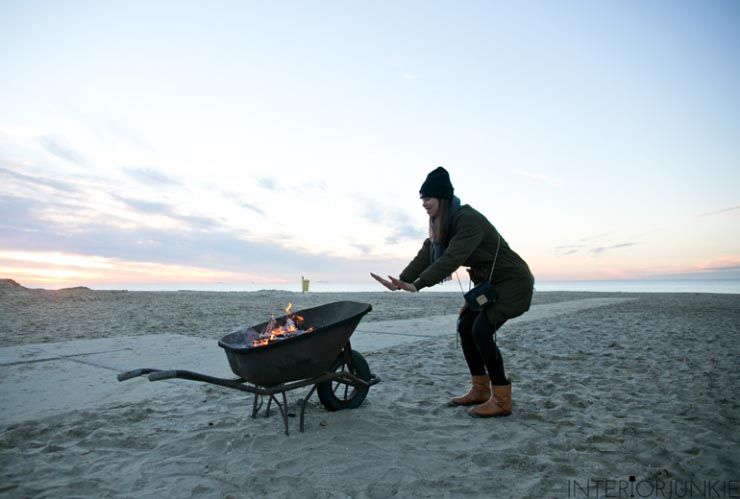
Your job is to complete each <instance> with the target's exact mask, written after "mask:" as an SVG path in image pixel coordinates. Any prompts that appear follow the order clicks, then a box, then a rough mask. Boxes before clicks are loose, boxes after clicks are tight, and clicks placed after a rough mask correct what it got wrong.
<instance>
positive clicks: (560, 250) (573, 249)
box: [555, 245, 583, 256]
mask: <svg viewBox="0 0 740 499" xmlns="http://www.w3.org/2000/svg"><path fill="white" fill-rule="evenodd" d="M582 248H583V245H568V246H556V247H555V254H556V255H561V256H566V255H572V254H574V253H578V251H579V250H581V249H582Z"/></svg>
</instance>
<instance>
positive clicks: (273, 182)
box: [256, 177, 280, 191]
mask: <svg viewBox="0 0 740 499" xmlns="http://www.w3.org/2000/svg"><path fill="white" fill-rule="evenodd" d="M256 180H257V185H259V186H260V187H262V188H263V189H267V190H268V191H277V190H279V188H280V184H279V182H278V180H277V179H276V178H273V177H258V178H257V179H256Z"/></svg>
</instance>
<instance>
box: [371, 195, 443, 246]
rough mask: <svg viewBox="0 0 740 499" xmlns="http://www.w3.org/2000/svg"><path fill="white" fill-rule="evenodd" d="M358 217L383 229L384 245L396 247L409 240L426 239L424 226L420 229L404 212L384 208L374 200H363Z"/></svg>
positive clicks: (426, 233) (393, 208)
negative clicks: (362, 206)
mask: <svg viewBox="0 0 740 499" xmlns="http://www.w3.org/2000/svg"><path fill="white" fill-rule="evenodd" d="M360 217H361V218H362V219H363V220H364V221H366V222H369V223H370V224H373V225H378V226H381V227H383V228H384V230H385V234H384V244H386V245H396V244H399V243H401V242H403V241H408V240H410V239H413V240H419V242H421V241H423V240H424V239H426V238H427V237H428V235H429V234H428V231H427V228H426V226H424V227H420V226H419V225H418V224H417V223H416V221H415V220H414V219H413V218H412V217H411V216H410V215H409V214H408V213H407V212H405V211H403V210H400V209H397V208H395V207H388V206H384V205H383V204H382V203H380V202H378V201H377V200H374V199H365V200H364V208H363V210H362V213H361V214H360Z"/></svg>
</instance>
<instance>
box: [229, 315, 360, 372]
mask: <svg viewBox="0 0 740 499" xmlns="http://www.w3.org/2000/svg"><path fill="white" fill-rule="evenodd" d="M371 310H372V306H370V305H369V304H367V303H358V302H353V301H339V302H334V303H329V304H326V305H321V306H318V307H313V308H307V309H303V310H301V311H300V312H298V313H299V314H300V316H301V317H303V319H304V320H303V322H302V323H301V325H302V326H306V327H308V326H312V327H313V328H314V329H313V331H311V332H308V333H303V334H301V335H298V336H294V337H292V338H287V339H284V340H281V341H277V342H273V343H270V344H268V345H264V346H257V347H255V346H252V341H253V340H254V339H256V338H257V336H258V335H259V333H260V332H262V331H264V330H265V328H266V326H267V324H268V323H267V322H264V323H262V324H258V325H256V326H252V327H250V328H246V329H241V330H239V331H235V332H233V333H231V334H229V335H226V336H224V337H223V338H221V339H220V340H219V342H218V345H219V346H220V347H221V348H223V349H224V351H225V352H226V357H227V359H228V360H229V366H230V367H231V370H232V371H233V372H234V374H236V375H237V376H239V377H240V378H242V379H243V380H245V381H246V382H248V383H252V384H254V385H257V386H263V387H271V386H276V385H280V384H283V383H287V382H290V381H296V380H301V379H306V378H315V377H317V376H321V375H322V374H324V373H325V372H326V371H327V370H328V369H329V368H330V367H331V366H332V364H333V363H334V361H335V360H336V359H337V357H338V356H339V354H340V353H341V352H342V349H343V348H344V346H345V344H347V342H348V341H349V338H350V336H352V333H353V332H354V330H355V328H356V327H357V324H359V322H360V320H361V319H362V317H363V316H364V315H365V314H367V313H368V312H370V311H371ZM287 318H288V316H282V317H279V318H277V319H276V322H277V324H278V325H279V326H281V325H284V324H285V322H286V320H287Z"/></svg>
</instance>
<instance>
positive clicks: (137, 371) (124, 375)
mask: <svg viewBox="0 0 740 499" xmlns="http://www.w3.org/2000/svg"><path fill="white" fill-rule="evenodd" d="M158 371H159V369H133V370H131V371H126V372H125V373H121V374H119V375H118V376H116V377H117V378H118V381H126V380H127V379H132V378H138V377H139V376H143V375H144V374H149V373H156V372H158Z"/></svg>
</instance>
